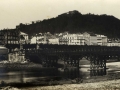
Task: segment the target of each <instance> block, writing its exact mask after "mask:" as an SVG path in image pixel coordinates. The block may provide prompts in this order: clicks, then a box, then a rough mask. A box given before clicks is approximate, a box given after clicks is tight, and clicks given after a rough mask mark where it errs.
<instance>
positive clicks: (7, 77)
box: [0, 62, 120, 83]
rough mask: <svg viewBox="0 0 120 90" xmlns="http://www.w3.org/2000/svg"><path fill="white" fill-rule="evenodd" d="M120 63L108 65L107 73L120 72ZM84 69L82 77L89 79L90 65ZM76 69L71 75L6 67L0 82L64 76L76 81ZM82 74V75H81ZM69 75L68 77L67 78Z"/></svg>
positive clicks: (21, 81)
mask: <svg viewBox="0 0 120 90" xmlns="http://www.w3.org/2000/svg"><path fill="white" fill-rule="evenodd" d="M119 65H120V62H115V63H107V67H108V68H109V69H108V70H107V71H108V72H107V73H109V72H120V66H119ZM81 66H83V67H82V68H80V69H79V73H80V77H83V76H86V77H89V73H90V71H88V69H89V65H81ZM76 70H77V69H76V68H72V69H71V68H70V69H69V75H67V74H65V73H67V72H64V70H63V69H62V68H58V69H57V68H42V69H41V67H34V68H33V67H31V66H29V67H24V68H22V69H16V68H15V67H14V68H11V69H7V68H5V67H0V82H1V81H4V82H6V83H26V82H33V83H34V82H37V81H40V80H41V79H42V78H44V77H49V76H58V77H59V76H62V77H64V78H65V77H69V78H71V79H74V78H76V77H78V76H77V75H78V74H77V73H76ZM81 72H82V73H81ZM66 75H67V76H66ZM60 79H61V78H60Z"/></svg>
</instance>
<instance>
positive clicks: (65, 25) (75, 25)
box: [16, 11, 120, 38]
mask: <svg viewBox="0 0 120 90" xmlns="http://www.w3.org/2000/svg"><path fill="white" fill-rule="evenodd" d="M16 28H17V29H20V30H21V31H23V32H26V33H28V34H29V35H32V34H35V33H39V32H51V33H60V32H65V31H69V32H70V33H78V32H93V33H97V34H104V35H107V36H108V37H110V38H113V37H114V38H120V20H119V19H117V18H115V17H114V16H110V15H94V14H90V13H89V14H85V15H82V14H81V13H79V12H78V11H69V12H67V13H63V14H61V15H58V16H57V17H56V18H51V19H47V20H43V21H36V22H34V21H33V22H32V24H29V25H25V24H22V23H21V24H20V25H18V26H17V27H16Z"/></svg>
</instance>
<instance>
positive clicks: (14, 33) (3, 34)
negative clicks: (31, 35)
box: [0, 29, 20, 45]
mask: <svg viewBox="0 0 120 90" xmlns="http://www.w3.org/2000/svg"><path fill="white" fill-rule="evenodd" d="M19 36H20V31H19V30H16V29H12V30H1V31H0V44H1V45H6V44H19V41H20V37H19Z"/></svg>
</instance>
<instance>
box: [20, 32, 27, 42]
mask: <svg viewBox="0 0 120 90" xmlns="http://www.w3.org/2000/svg"><path fill="white" fill-rule="evenodd" d="M20 43H22V44H25V43H29V39H28V34H26V33H24V32H20Z"/></svg>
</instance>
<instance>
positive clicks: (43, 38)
mask: <svg viewBox="0 0 120 90" xmlns="http://www.w3.org/2000/svg"><path fill="white" fill-rule="evenodd" d="M36 43H37V44H41V43H42V44H45V43H46V36H45V35H43V34H42V33H39V34H36V36H33V37H32V38H31V44H36Z"/></svg>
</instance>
